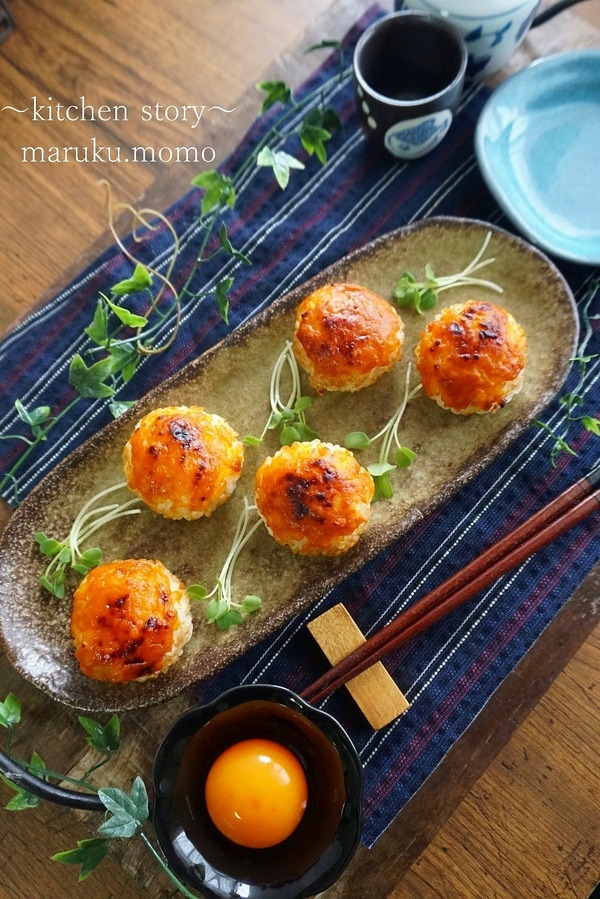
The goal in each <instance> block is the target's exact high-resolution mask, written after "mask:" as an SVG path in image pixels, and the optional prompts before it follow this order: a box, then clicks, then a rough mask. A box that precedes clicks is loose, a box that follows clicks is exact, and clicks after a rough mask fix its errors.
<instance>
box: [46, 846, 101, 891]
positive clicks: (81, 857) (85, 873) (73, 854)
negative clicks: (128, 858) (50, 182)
mask: <svg viewBox="0 0 600 899" xmlns="http://www.w3.org/2000/svg"><path fill="white" fill-rule="evenodd" d="M107 852H108V840H107V839H104V838H103V837H93V839H91V840H77V849H68V850H66V851H65V852H57V853H56V855H52V856H50V858H51V861H53V862H60V864H62V865H81V871H80V872H79V882H80V883H81V881H82V880H85V879H86V877H89V875H90V874H91V873H92V871H93V870H94V869H95V868H97V867H98V865H99V864H100V862H101V861H102V859H103V858H105V856H106V854H107Z"/></svg>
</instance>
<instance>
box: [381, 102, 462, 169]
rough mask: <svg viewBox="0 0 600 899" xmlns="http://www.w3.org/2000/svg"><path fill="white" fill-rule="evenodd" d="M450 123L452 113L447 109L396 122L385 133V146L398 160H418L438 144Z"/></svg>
mask: <svg viewBox="0 0 600 899" xmlns="http://www.w3.org/2000/svg"><path fill="white" fill-rule="evenodd" d="M451 122H452V113H451V112H450V110H449V109H444V110H443V111H442V112H436V113H434V114H433V115H429V116H422V117H420V118H418V119H408V120H407V121H404V122H398V123H397V124H396V125H393V126H392V127H391V128H389V129H388V131H387V132H386V135H385V138H384V143H385V146H386V148H387V149H388V150H389V151H390V153H392V154H393V155H394V156H397V157H398V158H400V159H418V158H419V156H424V155H425V154H426V153H429V151H430V150H433V148H434V147H436V146H437V145H438V144H439V142H440V141H441V140H442V138H443V137H444V135H445V134H446V132H447V131H448V128H449V127H450V124H451Z"/></svg>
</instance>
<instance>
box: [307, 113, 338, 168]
mask: <svg viewBox="0 0 600 899" xmlns="http://www.w3.org/2000/svg"><path fill="white" fill-rule="evenodd" d="M323 120H324V114H323V112H322V110H320V109H312V110H311V111H310V112H309V113H308V114H307V115H306V116H305V117H304V121H303V122H302V126H301V128H300V141H301V143H302V146H303V147H304V149H305V150H306V152H307V153H308V155H309V156H312V155H313V154H314V155H315V156H316V157H317V159H318V160H319V162H320V163H321V165H325V163H326V162H327V151H326V149H325V143H326V142H327V141H328V140H331V136H332V135H331V131H328V129H327V128H325V126H324V121H323Z"/></svg>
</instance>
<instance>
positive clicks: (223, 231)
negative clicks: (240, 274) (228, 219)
mask: <svg viewBox="0 0 600 899" xmlns="http://www.w3.org/2000/svg"><path fill="white" fill-rule="evenodd" d="M219 242H220V244H221V246H222V247H223V249H224V250H225V252H226V253H229V255H230V256H233V257H234V258H235V259H239V260H240V262H243V263H244V265H252V260H251V259H250V258H249V257H248V256H246V255H245V254H244V253H242V252H240V250H236V249H235V247H234V246H233V244H232V243H231V241H230V240H229V235H228V234H227V225H226V224H225V222H221V226H220V228H219Z"/></svg>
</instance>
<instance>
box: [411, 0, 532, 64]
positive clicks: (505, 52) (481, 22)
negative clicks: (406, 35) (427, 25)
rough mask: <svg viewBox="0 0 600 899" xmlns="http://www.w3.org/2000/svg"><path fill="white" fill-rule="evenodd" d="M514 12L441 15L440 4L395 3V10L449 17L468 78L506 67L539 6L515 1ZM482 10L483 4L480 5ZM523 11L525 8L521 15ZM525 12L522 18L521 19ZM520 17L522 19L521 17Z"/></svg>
mask: <svg viewBox="0 0 600 899" xmlns="http://www.w3.org/2000/svg"><path fill="white" fill-rule="evenodd" d="M515 5H516V6H517V9H515V8H514V6H513V8H511V9H507V10H506V11H505V12H504V13H502V12H495V13H489V12H486V11H485V9H484V8H479V9H477V11H475V10H474V11H473V13H472V14H467V13H458V12H452V13H447V12H445V11H443V8H444V7H443V3H440V0H396V4H395V6H396V9H421V10H426V11H428V12H431V13H437V14H440V11H441V10H442V13H441V14H442V15H448V17H449V18H450V20H451V21H453V22H454V24H455V25H456V26H457V27H458V29H459V31H460V32H461V33H462V35H463V37H464V39H465V43H466V44H467V50H468V62H467V75H468V76H469V77H474V76H482V75H491V74H492V73H493V72H496V71H498V70H499V69H500V68H502V66H504V65H506V63H507V62H508V60H509V59H510V57H511V56H512V54H513V53H514V51H515V50H516V48H517V47H518V46H519V44H520V43H521V41H522V39H523V37H524V35H525V34H526V33H527V30H528V29H529V26H530V25H531V22H532V20H533V18H534V17H535V13H536V11H537V7H538V5H539V4H538V3H536V2H534V5H533V7H532V5H531V3H529V2H526V0H525V2H519V0H515ZM479 6H480V7H484V4H483V3H480V4H479ZM523 7H526V11H525V12H524V10H523ZM523 12H524V15H523ZM521 16H522V17H521Z"/></svg>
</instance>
